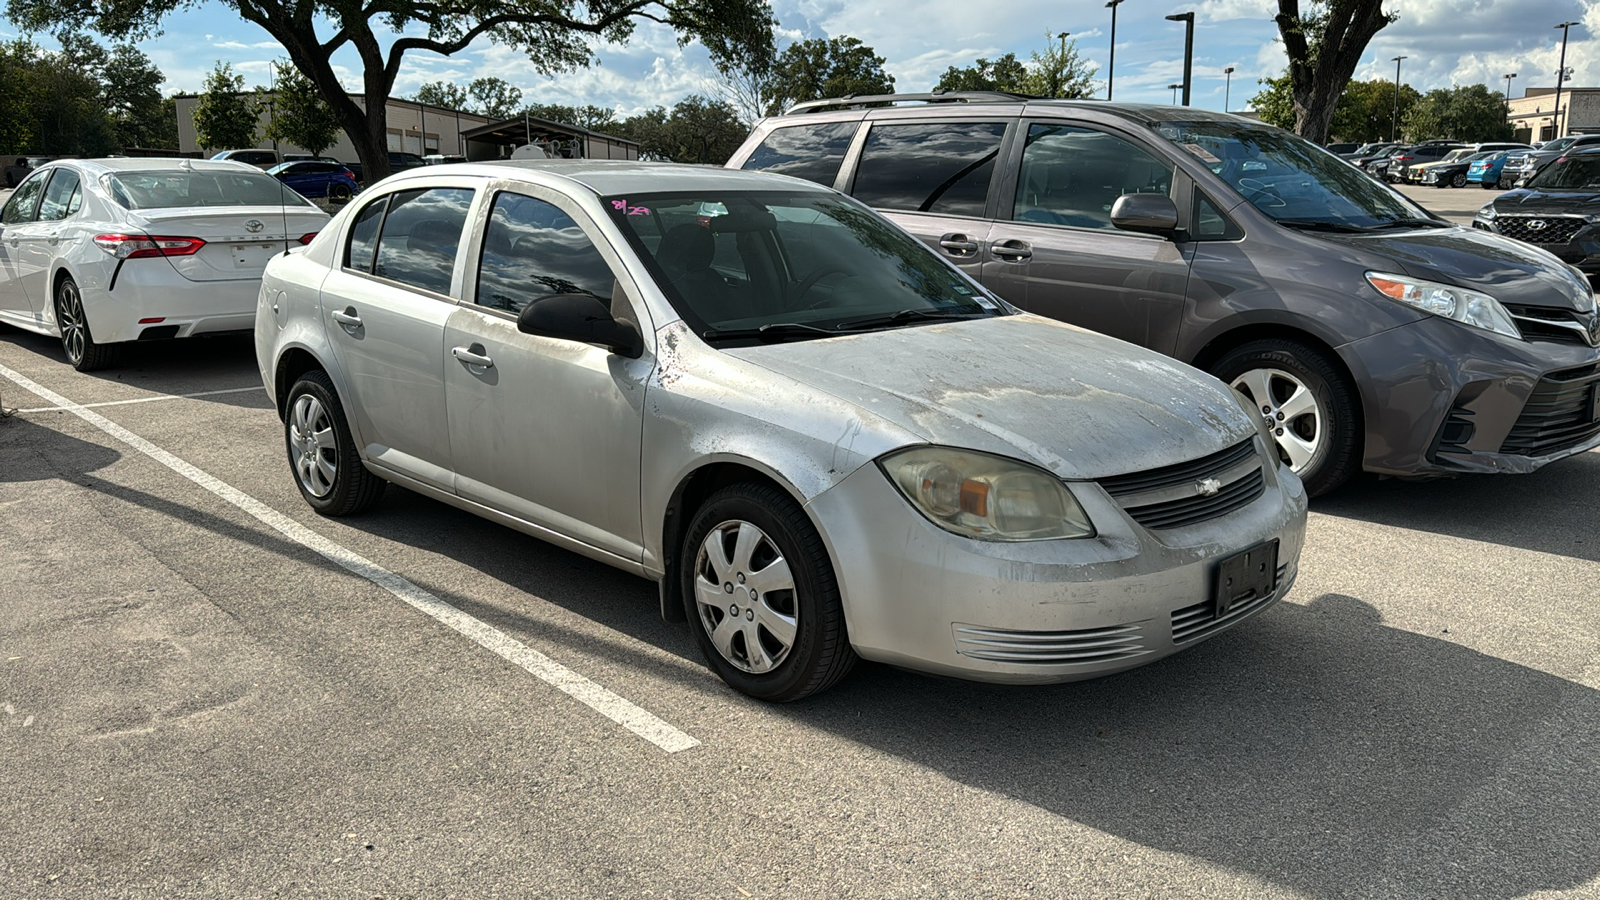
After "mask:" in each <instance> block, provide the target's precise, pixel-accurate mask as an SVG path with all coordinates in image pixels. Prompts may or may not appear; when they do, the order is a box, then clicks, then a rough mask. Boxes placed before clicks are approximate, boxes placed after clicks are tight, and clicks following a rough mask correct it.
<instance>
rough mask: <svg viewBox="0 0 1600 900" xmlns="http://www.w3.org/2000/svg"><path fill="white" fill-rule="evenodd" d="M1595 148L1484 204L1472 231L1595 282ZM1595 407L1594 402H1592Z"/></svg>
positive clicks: (1599, 162) (1576, 326)
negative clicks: (1521, 245) (1512, 243)
mask: <svg viewBox="0 0 1600 900" xmlns="http://www.w3.org/2000/svg"><path fill="white" fill-rule="evenodd" d="M1596 223H1600V147H1587V148H1584V147H1579V148H1578V149H1575V150H1572V151H1570V152H1568V153H1567V154H1565V155H1563V156H1561V157H1558V158H1557V159H1556V161H1555V162H1553V163H1550V164H1549V165H1547V166H1545V167H1544V168H1542V169H1540V170H1539V171H1538V172H1537V173H1536V174H1535V175H1534V176H1533V180H1532V181H1531V182H1529V184H1528V186H1527V187H1525V188H1518V189H1516V190H1511V191H1507V192H1506V193H1504V194H1501V195H1500V196H1498V197H1496V198H1494V199H1493V200H1491V201H1489V202H1488V203H1486V204H1484V206H1483V208H1482V209H1480V210H1478V215H1477V216H1476V217H1475V218H1474V219H1473V220H1472V224H1473V226H1474V227H1477V228H1481V229H1483V230H1485V231H1493V232H1496V233H1498V234H1503V235H1506V236H1507V237H1511V238H1515V239H1517V240H1519V241H1523V242H1525V243H1529V244H1532V245H1534V246H1535V247H1538V248H1540V249H1541V250H1546V251H1549V252H1550V253H1552V254H1554V255H1555V256H1556V257H1557V258H1558V259H1561V260H1562V261H1564V262H1567V263H1570V264H1572V265H1575V266H1577V267H1578V269H1579V270H1581V271H1583V272H1584V273H1585V274H1587V275H1590V276H1600V228H1597V227H1596ZM1544 318H1558V319H1559V321H1560V323H1561V325H1560V327H1561V328H1562V329H1563V330H1565V331H1567V332H1571V333H1572V334H1575V335H1582V334H1584V333H1586V332H1587V331H1593V330H1594V326H1593V324H1592V323H1591V322H1589V321H1579V322H1574V321H1569V320H1568V319H1566V318H1565V317H1551V316H1544ZM1595 402H1596V403H1600V400H1596V401H1595Z"/></svg>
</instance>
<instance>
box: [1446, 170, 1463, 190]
mask: <svg viewBox="0 0 1600 900" xmlns="http://www.w3.org/2000/svg"><path fill="white" fill-rule="evenodd" d="M1450 186H1451V187H1453V188H1463V187H1466V186H1467V173H1465V172H1457V173H1456V174H1454V175H1452V176H1450Z"/></svg>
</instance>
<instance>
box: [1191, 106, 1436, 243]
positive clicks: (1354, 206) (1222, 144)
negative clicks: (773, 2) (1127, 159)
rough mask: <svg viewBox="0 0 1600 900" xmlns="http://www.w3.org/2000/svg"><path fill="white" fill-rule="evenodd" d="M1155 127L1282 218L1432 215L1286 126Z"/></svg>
mask: <svg viewBox="0 0 1600 900" xmlns="http://www.w3.org/2000/svg"><path fill="white" fill-rule="evenodd" d="M1160 131H1161V135H1162V136H1163V137H1165V138H1166V139H1167V140H1169V141H1171V142H1172V143H1174V144H1176V145H1177V146H1178V147H1179V148H1181V149H1183V150H1184V151H1185V152H1187V153H1189V154H1190V155H1192V156H1194V157H1195V158H1196V159H1198V160H1200V162H1202V163H1204V164H1205V166H1206V167H1207V168H1209V169H1211V171H1213V172H1215V173H1216V174H1217V176H1218V177H1220V178H1221V179H1222V180H1223V181H1224V182H1226V183H1227V185H1228V186H1229V187H1231V188H1232V189H1233V190H1234V191H1236V192H1238V194H1239V196H1241V197H1243V198H1244V199H1245V200H1248V201H1249V202H1250V203H1251V204H1252V205H1254V206H1255V207H1256V208H1257V209H1259V210H1261V211H1262V212H1264V213H1266V214H1267V215H1269V216H1271V217H1272V218H1274V219H1277V220H1279V221H1282V222H1285V223H1286V224H1288V223H1291V222H1292V223H1296V224H1304V223H1310V222H1315V223H1323V224H1334V225H1338V226H1341V227H1348V228H1351V229H1364V228H1369V227H1372V226H1378V227H1382V226H1384V225H1387V224H1390V223H1396V222H1410V223H1416V222H1432V221H1434V218H1433V216H1432V215H1430V214H1429V213H1428V212H1427V211H1426V210H1424V209H1423V208H1422V207H1421V206H1418V205H1417V204H1415V203H1413V202H1412V201H1410V200H1408V199H1406V197H1405V196H1403V195H1402V194H1400V193H1399V192H1397V191H1395V190H1392V189H1391V188H1389V187H1388V186H1386V185H1383V184H1379V183H1378V182H1377V181H1375V180H1373V179H1372V178H1371V177H1370V176H1368V175H1365V174H1363V173H1362V172H1361V171H1360V170H1359V169H1357V168H1355V167H1354V166H1352V165H1350V164H1349V163H1347V162H1345V161H1344V160H1342V159H1340V158H1339V157H1337V156H1334V155H1333V154H1331V153H1328V152H1327V151H1325V150H1323V149H1322V148H1321V147H1318V146H1317V145H1316V144H1313V143H1311V142H1310V141H1307V140H1305V139H1304V138H1300V137H1296V136H1295V135H1292V134H1289V133H1288V132H1286V131H1279V130H1277V129H1267V128H1248V127H1243V128H1242V127H1240V126H1238V125H1236V124H1234V123H1232V122H1166V123H1163V124H1162V125H1161V127H1160ZM1440 224H1444V223H1442V222H1441V223H1440Z"/></svg>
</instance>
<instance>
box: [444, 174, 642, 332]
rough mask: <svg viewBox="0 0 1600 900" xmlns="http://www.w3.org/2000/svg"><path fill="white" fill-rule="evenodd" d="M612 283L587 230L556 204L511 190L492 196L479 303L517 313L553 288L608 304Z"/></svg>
mask: <svg viewBox="0 0 1600 900" xmlns="http://www.w3.org/2000/svg"><path fill="white" fill-rule="evenodd" d="M615 283H616V278H615V277H614V276H613V275H612V273H611V267H610V266H609V265H607V264H606V260H605V257H603V256H601V255H600V251H599V250H597V249H596V248H595V246H594V243H593V242H592V241H590V240H589V236H588V235H586V234H584V233H583V229H581V228H579V227H578V223H577V222H574V221H573V220H572V217H571V216H569V215H567V214H566V213H564V212H562V211H561V210H560V209H559V208H558V207H556V206H555V205H554V204H552V203H547V202H546V201H544V200H540V199H537V198H535V197H528V196H524V195H522V194H514V193H510V192H503V193H501V194H499V195H497V196H496V197H495V198H494V207H493V209H492V210H491V211H490V213H489V225H488V227H487V228H485V229H484V235H483V257H482V259H481V261H480V263H479V265H478V289H477V291H475V292H474V294H473V301H474V302H475V303H477V304H478V305H479V306H487V307H489V308H491V309H498V310H503V311H505V312H508V313H511V314H512V315H517V314H519V313H521V312H522V309H523V307H525V306H527V305H528V304H529V303H530V302H532V301H534V300H537V299H539V298H540V297H548V296H551V295H552V294H588V295H589V296H591V297H595V298H597V299H598V300H600V302H602V303H604V304H606V305H607V306H609V305H610V304H611V298H612V292H613V288H614V285H615Z"/></svg>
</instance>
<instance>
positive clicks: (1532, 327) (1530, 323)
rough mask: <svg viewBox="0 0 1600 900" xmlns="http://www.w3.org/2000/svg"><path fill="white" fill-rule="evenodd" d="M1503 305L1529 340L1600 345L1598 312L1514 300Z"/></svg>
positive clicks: (1599, 317)
mask: <svg viewBox="0 0 1600 900" xmlns="http://www.w3.org/2000/svg"><path fill="white" fill-rule="evenodd" d="M1504 306H1505V308H1506V312H1508V313H1510V314H1511V318H1512V319H1513V320H1514V321H1515V322H1516V325H1517V330H1518V331H1520V332H1522V336H1523V337H1525V338H1527V339H1528V340H1530V341H1550V342H1552V343H1557V344H1580V345H1582V346H1585V347H1594V346H1600V315H1596V314H1595V313H1578V312H1574V311H1572V310H1570V309H1550V308H1548V307H1542V306H1520V305H1518V304H1515V303H1506V304H1504Z"/></svg>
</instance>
